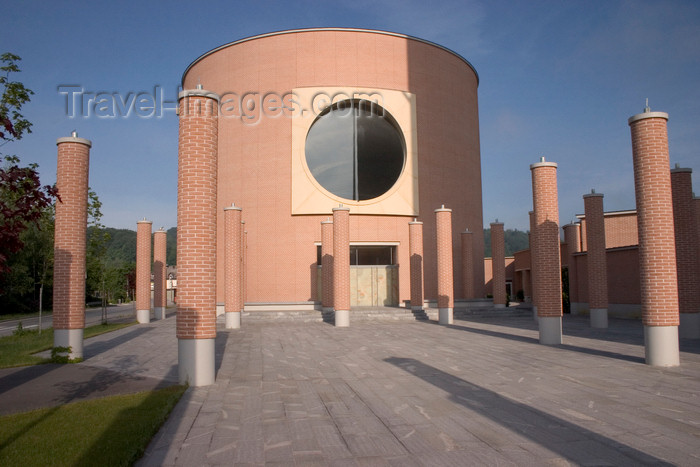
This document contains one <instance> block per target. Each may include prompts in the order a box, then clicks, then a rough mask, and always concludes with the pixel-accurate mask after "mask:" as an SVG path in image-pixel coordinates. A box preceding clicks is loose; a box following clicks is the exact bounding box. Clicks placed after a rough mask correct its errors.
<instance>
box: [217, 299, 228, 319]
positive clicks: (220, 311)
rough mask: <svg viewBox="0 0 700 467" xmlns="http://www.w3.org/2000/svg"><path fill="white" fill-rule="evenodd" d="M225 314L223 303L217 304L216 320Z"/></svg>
mask: <svg viewBox="0 0 700 467" xmlns="http://www.w3.org/2000/svg"><path fill="white" fill-rule="evenodd" d="M224 313H226V305H224V304H223V303H217V304H216V317H217V318H218V317H219V316H221V315H223V314H224Z"/></svg>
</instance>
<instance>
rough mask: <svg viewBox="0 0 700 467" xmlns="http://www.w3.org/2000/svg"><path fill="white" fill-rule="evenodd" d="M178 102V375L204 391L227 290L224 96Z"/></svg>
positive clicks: (191, 92)
mask: <svg viewBox="0 0 700 467" xmlns="http://www.w3.org/2000/svg"><path fill="white" fill-rule="evenodd" d="M179 100H180V101H179V115H180V129H179V149H178V181H177V198H178V199H177V285H178V294H177V298H178V300H177V338H178V370H179V379H180V383H182V384H185V383H188V384H190V385H191V386H205V385H209V384H212V383H213V382H214V378H215V374H214V339H215V338H216V287H217V282H219V283H220V287H221V288H222V292H223V286H224V278H223V274H222V277H221V280H220V281H217V275H216V258H217V254H216V251H217V250H216V249H217V241H216V240H217V228H216V227H217V214H218V213H217V151H218V137H217V135H218V115H219V114H218V110H219V105H218V104H219V96H218V95H216V94H214V93H212V92H210V91H207V90H204V89H203V88H202V86H197V88H196V89H186V90H184V91H182V92H181V93H180V95H179ZM229 204H230V203H229ZM221 213H222V214H223V209H221ZM221 224H223V222H222V223H221ZM222 227H223V225H222ZM221 237H222V238H223V231H222V235H221ZM219 244H220V246H222V247H223V244H224V242H223V241H222V242H219ZM221 253H222V254H221V255H220V258H221V260H222V265H223V259H224V254H223V251H222V252H221ZM222 273H223V270H222Z"/></svg>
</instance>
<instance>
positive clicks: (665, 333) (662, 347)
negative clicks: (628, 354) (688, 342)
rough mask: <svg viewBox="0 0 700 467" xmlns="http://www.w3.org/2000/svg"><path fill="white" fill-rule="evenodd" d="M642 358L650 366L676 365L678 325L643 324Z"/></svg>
mask: <svg viewBox="0 0 700 467" xmlns="http://www.w3.org/2000/svg"><path fill="white" fill-rule="evenodd" d="M644 358H645V360H646V363H647V365H651V366H678V365H680V364H681V362H680V351H679V350H678V326H644Z"/></svg>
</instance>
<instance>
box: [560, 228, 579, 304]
mask: <svg viewBox="0 0 700 467" xmlns="http://www.w3.org/2000/svg"><path fill="white" fill-rule="evenodd" d="M563 229H564V242H566V251H567V252H568V254H569V258H568V260H567V262H568V265H569V306H570V307H571V314H572V315H577V314H579V307H580V306H581V304H580V303H579V296H578V281H579V280H580V279H579V277H578V271H577V268H576V256H575V254H576V253H580V252H581V224H566V225H565V226H564V227H563Z"/></svg>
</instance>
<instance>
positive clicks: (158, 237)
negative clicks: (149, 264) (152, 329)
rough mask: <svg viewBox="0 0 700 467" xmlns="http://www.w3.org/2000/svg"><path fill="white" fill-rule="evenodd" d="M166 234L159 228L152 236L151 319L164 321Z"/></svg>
mask: <svg viewBox="0 0 700 467" xmlns="http://www.w3.org/2000/svg"><path fill="white" fill-rule="evenodd" d="M167 236H168V235H167V233H166V232H165V230H163V228H162V227H161V228H160V230H156V232H155V233H154V234H153V317H154V319H165V307H166V300H167V297H166V295H165V294H166V287H165V285H166V282H165V281H166V277H165V267H166V253H167Z"/></svg>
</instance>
